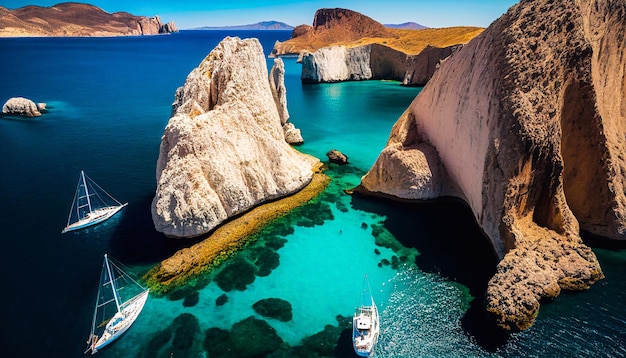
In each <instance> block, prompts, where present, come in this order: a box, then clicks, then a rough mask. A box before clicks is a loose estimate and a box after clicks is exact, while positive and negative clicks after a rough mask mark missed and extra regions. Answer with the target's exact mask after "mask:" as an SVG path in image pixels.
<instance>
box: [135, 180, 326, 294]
mask: <svg viewBox="0 0 626 358" xmlns="http://www.w3.org/2000/svg"><path fill="white" fill-rule="evenodd" d="M329 182H330V178H329V177H328V176H326V175H324V174H323V173H316V174H315V175H314V176H313V180H311V182H310V183H309V185H307V186H306V187H305V188H304V189H302V190H301V191H299V192H297V193H296V194H293V195H291V196H289V197H286V198H283V199H280V200H276V201H273V202H269V203H266V204H263V205H261V206H258V207H256V208H254V209H252V210H250V211H249V212H247V213H245V214H243V215H241V216H239V217H237V218H235V219H232V220H230V221H229V222H227V223H225V224H223V225H222V226H220V227H219V228H217V229H216V230H215V231H214V232H213V233H212V234H211V235H210V236H208V237H207V238H206V239H205V240H203V241H202V242H200V243H198V244H195V245H193V246H191V247H189V248H186V249H182V250H180V251H178V252H177V253H176V254H174V255H173V256H172V257H170V258H168V259H166V260H164V261H162V262H161V263H160V264H157V265H156V266H155V267H153V268H152V269H151V270H150V271H149V272H148V273H147V274H146V275H145V276H144V280H145V281H146V283H147V284H148V286H149V287H150V288H151V290H152V291H151V292H152V293H154V294H157V295H162V294H168V293H171V292H175V291H176V290H178V289H182V288H184V287H185V286H187V287H189V286H194V285H195V287H203V286H204V285H206V284H207V283H208V282H209V279H198V278H202V277H206V275H203V274H206V273H207V272H209V271H211V270H212V269H213V268H216V267H218V266H219V265H220V264H221V263H222V262H224V260H226V259H227V258H229V257H231V256H232V255H233V254H234V253H235V252H237V251H238V250H239V249H241V248H243V247H244V246H245V245H246V244H248V243H249V241H250V240H252V239H253V236H254V234H256V233H258V232H260V231H261V230H262V229H263V228H265V227H266V226H267V225H268V224H269V223H270V222H272V221H273V220H275V219H277V218H279V217H282V216H285V215H287V214H288V213H290V212H291V211H292V210H293V209H295V208H297V207H299V206H301V205H303V204H306V203H308V202H309V201H310V200H312V199H313V198H315V197H316V196H317V195H318V194H319V193H321V192H323V191H324V189H325V188H326V186H327V185H328V183H329ZM275 245H280V244H275ZM192 281H193V282H192ZM187 289H188V288H187ZM183 297H184V296H183Z"/></svg>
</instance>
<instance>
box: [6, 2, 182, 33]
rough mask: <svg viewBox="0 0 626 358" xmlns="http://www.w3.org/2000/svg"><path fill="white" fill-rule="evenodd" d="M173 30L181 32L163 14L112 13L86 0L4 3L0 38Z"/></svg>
mask: <svg viewBox="0 0 626 358" xmlns="http://www.w3.org/2000/svg"><path fill="white" fill-rule="evenodd" d="M172 32H178V28H177V27H176V24H174V22H169V23H166V24H163V23H162V22H161V18H160V17H159V16H154V17H147V16H136V15H132V14H129V13H127V12H116V13H113V14H110V13H108V12H106V11H104V10H102V9H100V8H99V7H96V6H93V5H89V4H83V3H76V2H66V3H60V4H57V5H54V6H50V7H43V6H35V5H29V6H24V7H20V8H18V9H15V10H11V9H7V8H5V7H2V6H0V37H54V36H66V37H81V36H100V37H102V36H139V35H157V34H168V33H172Z"/></svg>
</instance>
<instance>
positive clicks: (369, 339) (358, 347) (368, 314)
mask: <svg viewBox="0 0 626 358" xmlns="http://www.w3.org/2000/svg"><path fill="white" fill-rule="evenodd" d="M379 332H380V327H379V321H378V308H377V307H376V305H375V304H373V305H372V306H361V307H360V308H359V309H358V310H357V312H356V313H355V314H354V316H353V317H352V347H353V348H354V352H355V353H356V354H357V355H359V356H361V357H370V356H372V355H373V354H374V347H375V346H376V343H377V341H378V335H379Z"/></svg>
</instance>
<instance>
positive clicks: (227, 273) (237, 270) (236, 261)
mask: <svg viewBox="0 0 626 358" xmlns="http://www.w3.org/2000/svg"><path fill="white" fill-rule="evenodd" d="M255 274H256V266H254V264H252V263H251V262H249V261H248V260H246V259H245V258H243V257H242V256H237V257H235V258H233V259H232V260H230V262H228V263H227V264H226V265H225V266H224V267H223V268H222V269H221V271H220V272H219V273H218V274H217V275H215V282H216V283H217V285H218V286H219V287H220V288H221V289H222V290H223V291H225V292H230V291H232V290H239V291H244V290H245V289H246V286H247V285H249V284H251V283H252V282H254V279H255Z"/></svg>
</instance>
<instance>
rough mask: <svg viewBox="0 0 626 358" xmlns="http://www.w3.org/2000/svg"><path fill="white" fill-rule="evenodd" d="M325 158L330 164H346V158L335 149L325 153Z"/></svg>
mask: <svg viewBox="0 0 626 358" xmlns="http://www.w3.org/2000/svg"><path fill="white" fill-rule="evenodd" d="M326 156H327V157H328V160H329V161H330V162H331V163H335V164H341V165H343V164H348V156H346V155H345V154H343V153H342V152H340V151H338V150H337V149H331V150H329V151H328V152H326Z"/></svg>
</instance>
